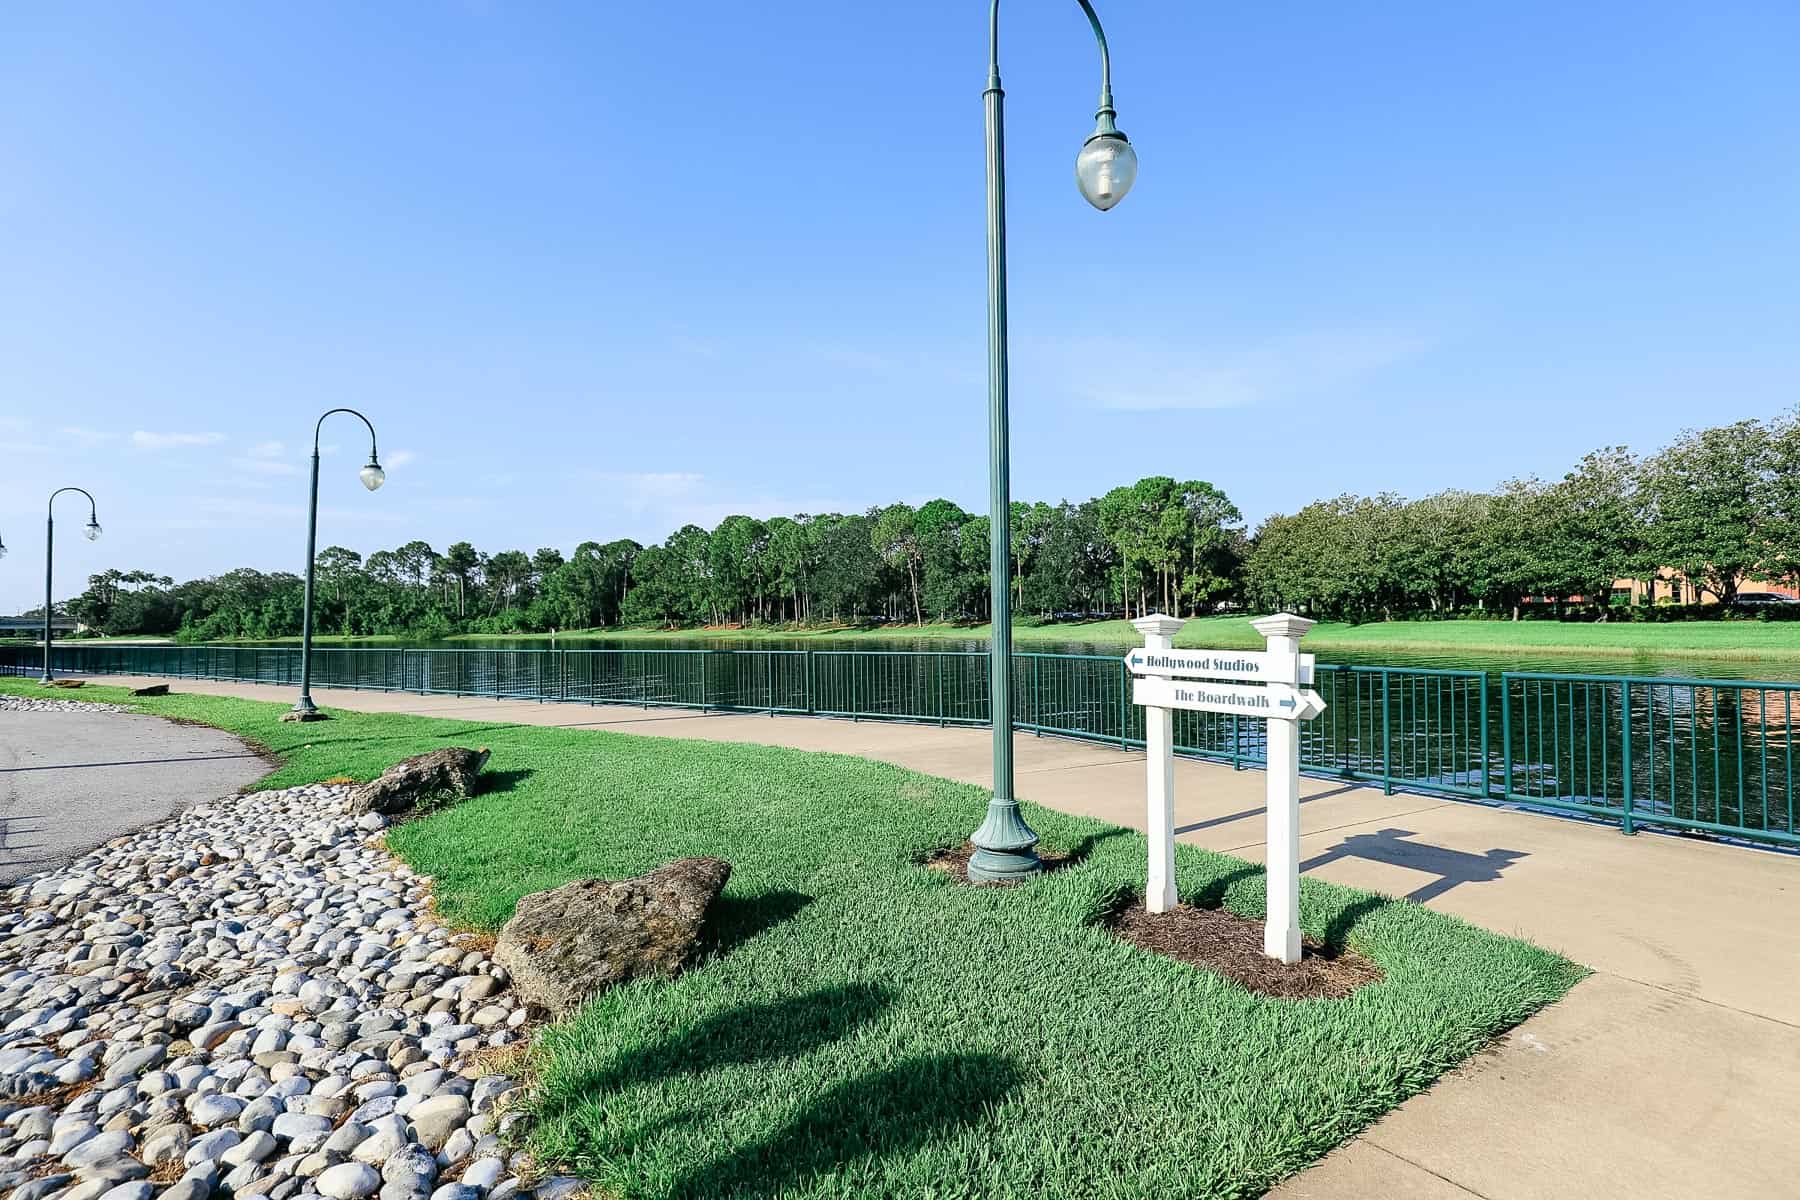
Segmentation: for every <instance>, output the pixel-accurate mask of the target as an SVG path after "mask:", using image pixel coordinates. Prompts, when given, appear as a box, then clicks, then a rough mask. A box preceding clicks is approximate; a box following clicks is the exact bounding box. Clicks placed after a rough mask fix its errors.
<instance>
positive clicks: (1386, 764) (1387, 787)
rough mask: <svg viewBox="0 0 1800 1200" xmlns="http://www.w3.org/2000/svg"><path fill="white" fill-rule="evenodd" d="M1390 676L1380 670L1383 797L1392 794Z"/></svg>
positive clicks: (1383, 670)
mask: <svg viewBox="0 0 1800 1200" xmlns="http://www.w3.org/2000/svg"><path fill="white" fill-rule="evenodd" d="M1390 677H1391V676H1390V674H1389V672H1388V669H1387V668H1386V667H1383V668H1382V670H1381V790H1382V793H1383V794H1384V795H1388V796H1391V795H1393V794H1394V776H1393V750H1392V741H1391V738H1390V736H1389V731H1388V680H1389V678H1390Z"/></svg>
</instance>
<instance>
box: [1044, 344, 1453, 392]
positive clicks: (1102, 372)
mask: <svg viewBox="0 0 1800 1200" xmlns="http://www.w3.org/2000/svg"><path fill="white" fill-rule="evenodd" d="M1427 346H1428V343H1427V342H1426V341H1425V340H1424V339H1423V338H1420V337H1418V336H1416V335H1412V334H1406V333H1398V332H1394V331H1390V330H1340V331H1332V332H1322V333H1310V334H1299V335H1290V336H1285V337H1279V338H1272V339H1270V340H1268V341H1265V342H1262V343H1260V344H1258V345H1255V346H1250V347H1240V348H1233V349H1219V350H1210V351H1208V350H1197V351H1190V350H1173V351H1172V350H1170V349H1168V348H1167V347H1162V346H1147V345H1141V344H1132V343H1129V342H1125V343H1120V342H1111V343H1107V344H1105V345H1103V346H1102V345H1097V344H1092V343H1082V344H1075V345H1069V346H1065V347H1064V350H1065V352H1067V353H1069V354H1070V355H1071V357H1072V361H1071V362H1070V363H1069V367H1068V370H1067V371H1066V372H1065V376H1064V377H1065V378H1066V379H1067V380H1068V386H1069V387H1070V388H1071V389H1072V390H1073V391H1074V392H1075V393H1076V394H1078V395H1080V396H1083V397H1084V398H1086V399H1088V400H1089V401H1091V402H1093V403H1095V404H1097V405H1099V406H1100V407H1102V408H1110V409H1120V410H1131V411H1138V412H1152V411H1160V410H1168V409H1218V408H1246V407H1251V406H1259V405H1268V404H1275V403H1282V402H1290V401H1295V400H1300V399H1304V398H1307V397H1309V396H1313V395H1316V394H1319V393H1322V392H1329V391H1331V390H1333V389H1335V388H1339V387H1342V386H1345V385H1347V384H1350V383H1353V382H1355V381H1356V380H1358V379H1360V378H1362V377H1363V376H1365V375H1369V374H1371V373H1373V372H1376V371H1380V370H1383V369H1385V368H1388V367H1391V366H1395V365H1397V364H1399V363H1402V362H1405V361H1407V360H1408V359H1411V358H1415V357H1417V356H1418V355H1419V354H1421V353H1423V352H1424V351H1425V349H1426V348H1427Z"/></svg>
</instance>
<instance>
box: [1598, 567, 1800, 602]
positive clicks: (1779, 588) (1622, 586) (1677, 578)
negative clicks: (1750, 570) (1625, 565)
mask: <svg viewBox="0 0 1800 1200" xmlns="http://www.w3.org/2000/svg"><path fill="white" fill-rule="evenodd" d="M1644 590H1645V589H1644V581H1643V580H1642V579H1615V580H1613V590H1612V595H1613V600H1614V602H1615V603H1624V602H1626V601H1629V602H1630V603H1632V604H1642V603H1643V602H1644ZM1738 591H1739V592H1752V593H1754V592H1768V593H1771V594H1773V595H1777V596H1786V597H1787V598H1788V599H1790V600H1800V590H1796V589H1795V588H1794V586H1793V585H1791V584H1786V583H1770V582H1769V581H1767V580H1764V579H1752V578H1750V577H1749V576H1748V575H1746V576H1743V577H1741V578H1740V579H1739V580H1738ZM1656 602H1657V603H1658V604H1717V603H1718V602H1719V598H1718V597H1717V596H1715V595H1713V594H1712V593H1711V592H1709V591H1707V590H1705V589H1704V588H1702V587H1699V586H1698V585H1696V584H1694V583H1691V582H1689V581H1688V580H1687V579H1685V578H1683V577H1682V576H1681V575H1678V574H1677V573H1676V572H1675V570H1674V569H1673V568H1671V567H1664V568H1663V569H1662V570H1660V571H1658V572H1657V573H1656Z"/></svg>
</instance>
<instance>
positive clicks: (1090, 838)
mask: <svg viewBox="0 0 1800 1200" xmlns="http://www.w3.org/2000/svg"><path fill="white" fill-rule="evenodd" d="M1130 832H1131V830H1129V829H1123V828H1115V829H1108V830H1104V831H1102V832H1100V833H1090V834H1088V835H1087V836H1086V837H1084V838H1082V839H1081V840H1080V841H1079V842H1076V843H1075V844H1074V845H1073V846H1071V847H1069V858H1068V862H1067V865H1068V866H1071V867H1074V866H1080V865H1081V864H1082V863H1084V862H1086V861H1087V860H1088V857H1089V856H1090V855H1091V854H1093V853H1094V851H1095V850H1097V849H1099V847H1100V843H1101V842H1107V841H1111V840H1112V839H1113V838H1116V837H1124V836H1125V835H1126V834H1128V833H1130Z"/></svg>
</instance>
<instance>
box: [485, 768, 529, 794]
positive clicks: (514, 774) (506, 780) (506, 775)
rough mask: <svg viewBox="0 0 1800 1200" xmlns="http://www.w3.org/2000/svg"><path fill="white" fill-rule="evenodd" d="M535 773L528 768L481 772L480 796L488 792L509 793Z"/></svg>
mask: <svg viewBox="0 0 1800 1200" xmlns="http://www.w3.org/2000/svg"><path fill="white" fill-rule="evenodd" d="M536 773H537V772H535V771H533V770H532V769H531V768H530V767H525V768H523V769H521V770H516V771H483V772H482V773H481V791H480V794H481V795H483V796H485V795H488V794H489V793H490V792H510V791H512V790H513V789H514V788H516V787H518V786H519V785H520V784H521V783H524V782H525V781H526V780H527V779H530V778H531V777H532V776H533V775H535V774H536Z"/></svg>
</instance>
